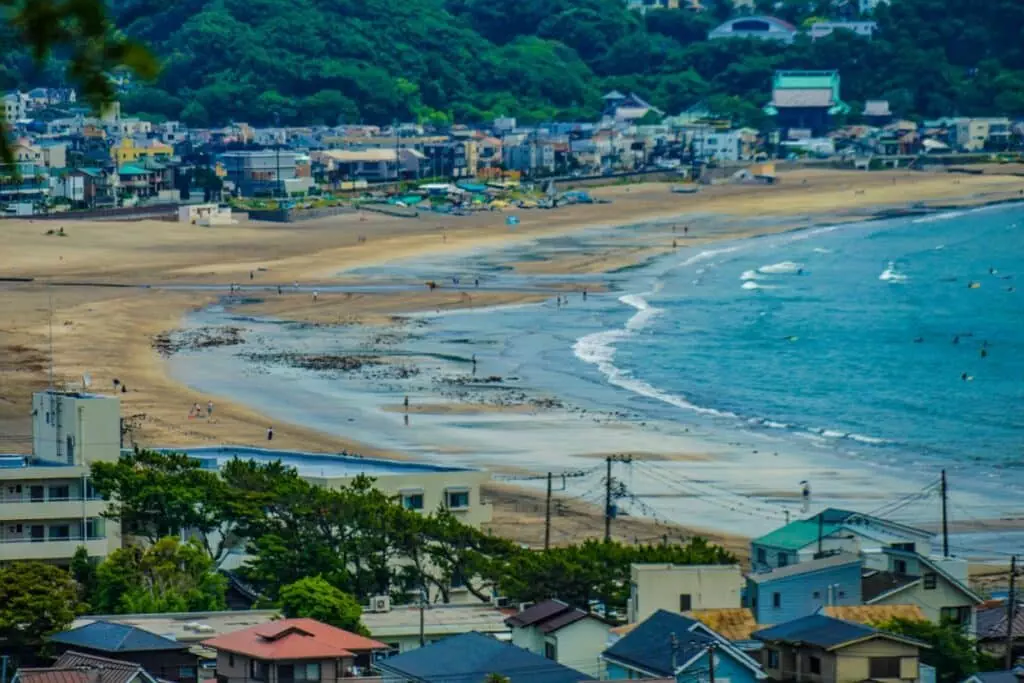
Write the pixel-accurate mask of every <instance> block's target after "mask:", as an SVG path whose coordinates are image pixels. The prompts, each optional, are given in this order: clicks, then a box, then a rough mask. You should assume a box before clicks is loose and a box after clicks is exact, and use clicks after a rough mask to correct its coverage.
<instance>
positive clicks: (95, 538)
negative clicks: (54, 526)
mask: <svg viewBox="0 0 1024 683" xmlns="http://www.w3.org/2000/svg"><path fill="white" fill-rule="evenodd" d="M105 540H107V537H106V535H103V536H89V537H85V536H82V535H81V534H72V535H70V536H64V537H62V538H45V537H43V538H25V537H23V538H4V537H0V543H68V542H70V541H80V542H83V543H84V542H87V541H105Z"/></svg>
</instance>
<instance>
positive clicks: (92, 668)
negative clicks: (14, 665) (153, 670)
mask: <svg viewBox="0 0 1024 683" xmlns="http://www.w3.org/2000/svg"><path fill="white" fill-rule="evenodd" d="M11 683H157V680H156V678H155V677H154V676H153V675H152V674H150V673H149V672H148V671H146V670H145V669H144V668H142V667H141V666H139V665H138V664H133V663H131V662H122V661H119V660H116V659H107V658H106V657H98V656H96V655H91V654H86V653H84V652H75V651H73V650H69V651H67V652H65V653H64V654H62V655H61V656H60V657H58V658H57V661H55V662H54V663H53V666H49V667H43V668H21V669H18V671H17V672H16V673H15V674H14V678H13V679H12V681H11Z"/></svg>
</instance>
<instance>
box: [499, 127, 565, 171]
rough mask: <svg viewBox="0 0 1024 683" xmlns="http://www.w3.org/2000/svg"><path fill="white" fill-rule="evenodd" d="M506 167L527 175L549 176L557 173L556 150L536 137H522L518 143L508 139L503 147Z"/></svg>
mask: <svg viewBox="0 0 1024 683" xmlns="http://www.w3.org/2000/svg"><path fill="white" fill-rule="evenodd" d="M502 154H503V156H504V164H503V165H504V167H505V169H506V170H510V171H522V172H523V173H525V174H527V175H549V174H552V173H554V172H555V148H554V146H552V145H551V143H549V142H547V141H544V140H537V139H536V137H535V136H522V137H521V138H520V139H519V140H518V141H517V142H513V141H510V139H508V138H506V139H505V141H504V144H503V146H502Z"/></svg>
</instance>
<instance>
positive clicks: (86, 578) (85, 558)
mask: <svg viewBox="0 0 1024 683" xmlns="http://www.w3.org/2000/svg"><path fill="white" fill-rule="evenodd" d="M69 570H70V572H71V577H72V578H73V579H74V580H75V581H76V582H77V583H78V590H79V597H80V599H81V600H82V602H83V603H85V604H86V606H87V605H88V604H89V602H90V601H91V600H92V599H93V594H94V593H95V592H96V562H95V561H94V560H93V559H92V558H91V557H89V551H88V550H87V549H86V548H85V546H83V545H80V546H78V548H77V549H76V550H75V554H74V556H72V558H71V566H70V567H69Z"/></svg>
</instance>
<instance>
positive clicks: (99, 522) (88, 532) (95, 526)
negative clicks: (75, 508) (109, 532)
mask: <svg viewBox="0 0 1024 683" xmlns="http://www.w3.org/2000/svg"><path fill="white" fill-rule="evenodd" d="M105 532H106V527H105V525H104V520H103V518H101V517H90V518H89V519H87V520H86V521H85V537H86V538H104V536H105Z"/></svg>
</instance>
